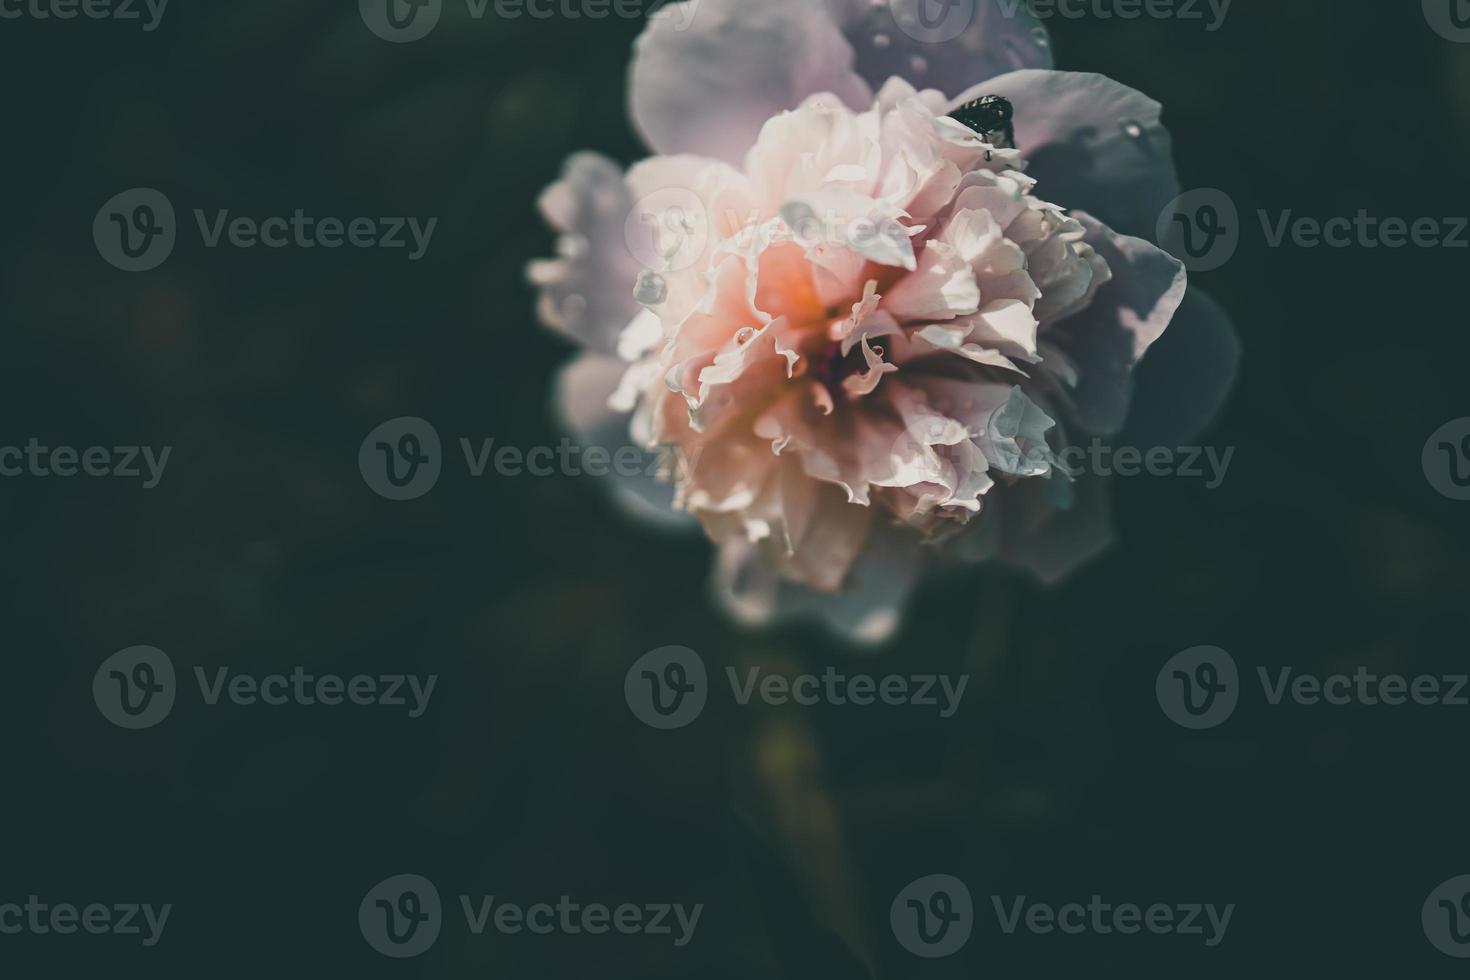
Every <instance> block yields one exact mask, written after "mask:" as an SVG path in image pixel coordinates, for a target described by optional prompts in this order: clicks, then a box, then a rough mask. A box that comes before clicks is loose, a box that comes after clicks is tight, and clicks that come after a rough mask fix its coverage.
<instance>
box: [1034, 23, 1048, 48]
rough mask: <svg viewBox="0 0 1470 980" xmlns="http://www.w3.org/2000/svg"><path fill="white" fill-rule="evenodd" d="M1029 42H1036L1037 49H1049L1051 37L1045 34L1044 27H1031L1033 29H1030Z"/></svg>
mask: <svg viewBox="0 0 1470 980" xmlns="http://www.w3.org/2000/svg"><path fill="white" fill-rule="evenodd" d="M1031 40H1033V41H1035V42H1036V46H1037V47H1038V48H1045V47H1050V46H1051V35H1049V34H1047V33H1046V28H1045V27H1033V28H1031Z"/></svg>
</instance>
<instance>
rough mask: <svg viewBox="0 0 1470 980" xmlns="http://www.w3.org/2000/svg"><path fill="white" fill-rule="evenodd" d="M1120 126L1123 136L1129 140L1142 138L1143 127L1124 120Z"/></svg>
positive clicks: (1129, 120)
mask: <svg viewBox="0 0 1470 980" xmlns="http://www.w3.org/2000/svg"><path fill="white" fill-rule="evenodd" d="M1120 125H1121V127H1122V129H1123V135H1125V136H1127V137H1128V138H1129V139H1131V140H1136V139H1141V138H1142V137H1143V127H1142V126H1140V125H1139V124H1138V123H1136V122H1134V121H1133V120H1132V119H1127V120H1124V121H1123V122H1122V123H1121V124H1120Z"/></svg>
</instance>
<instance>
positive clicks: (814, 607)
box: [712, 528, 922, 647]
mask: <svg viewBox="0 0 1470 980" xmlns="http://www.w3.org/2000/svg"><path fill="white" fill-rule="evenodd" d="M921 567H922V554H921V549H920V545H919V544H918V542H917V541H916V540H915V539H914V538H913V536H912V535H908V534H905V533H903V531H902V530H899V529H894V528H877V529H875V530H874V533H873V537H872V540H871V541H870V542H869V545H868V547H867V548H866V549H865V550H864V552H863V555H862V557H861V558H860V559H859V560H858V562H857V564H856V565H855V566H854V567H853V569H852V573H851V576H850V581H849V583H848V587H847V588H845V589H844V590H842V591H841V592H836V593H822V592H815V591H813V590H811V589H808V588H805V587H803V586H799V585H795V584H792V583H790V582H785V581H782V580H781V579H780V578H778V577H777V576H776V575H774V574H773V573H772V572H771V571H770V570H769V569H768V568H767V567H766V566H765V565H763V564H762V563H761V561H760V559H759V557H758V555H757V553H756V550H755V548H754V547H753V546H751V545H749V544H747V543H745V542H742V541H738V540H737V541H730V542H727V543H726V544H724V545H723V546H722V547H721V548H720V553H719V558H718V561H717V564H716V566H715V573H714V579H713V582H712V588H713V591H714V594H715V598H716V600H717V601H718V602H719V603H720V605H721V606H722V607H723V608H724V609H725V611H726V612H727V613H728V614H729V615H730V616H731V617H732V618H734V619H735V620H736V621H738V622H740V623H743V624H745V625H746V626H752V627H757V626H767V625H770V624H773V623H776V622H780V621H783V620H787V619H790V618H794V617H815V618H818V619H820V620H821V622H822V623H823V624H824V625H825V626H826V627H827V628H828V629H830V630H831V631H832V632H833V633H835V634H836V635H837V636H839V637H840V638H842V639H844V640H846V641H847V642H849V643H852V644H854V645H856V646H862V647H874V646H877V645H878V644H881V643H883V642H884V641H886V640H888V639H890V638H891V637H892V636H893V633H894V632H895V631H896V630H897V629H898V625H899V623H900V621H901V620H902V618H903V609H904V606H905V605H907V603H908V599H909V595H910V593H911V592H912V590H913V587H914V585H915V583H916V582H917V581H918V578H919V574H920V571H921Z"/></svg>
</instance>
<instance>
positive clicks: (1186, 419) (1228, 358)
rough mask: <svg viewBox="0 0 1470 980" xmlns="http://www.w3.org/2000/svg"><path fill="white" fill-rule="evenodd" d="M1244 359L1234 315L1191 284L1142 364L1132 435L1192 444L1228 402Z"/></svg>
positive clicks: (1137, 441) (1150, 441)
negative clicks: (1170, 320)
mask: <svg viewBox="0 0 1470 980" xmlns="http://www.w3.org/2000/svg"><path fill="white" fill-rule="evenodd" d="M1239 364H1240V340H1239V339H1238V338H1237V337H1236V335H1235V328H1234V327H1233V326H1231V323H1230V318H1229V317H1228V316H1227V315H1226V314H1225V312H1224V311H1223V310H1221V309H1220V307H1219V306H1217V305H1216V304H1215V301H1214V300H1212V299H1210V297H1209V296H1207V295H1205V294H1204V293H1202V292H1200V291H1199V290H1198V289H1190V290H1189V292H1188V293H1186V294H1185V297H1184V302H1183V303H1182V304H1180V306H1179V312H1177V313H1175V314H1174V322H1172V323H1171V324H1169V329H1168V331H1167V332H1165V334H1164V336H1163V337H1161V338H1160V339H1159V342H1158V343H1157V344H1155V345H1154V346H1153V347H1152V348H1151V349H1150V351H1149V355H1148V357H1146V358H1144V360H1143V363H1142V364H1140V365H1139V366H1138V370H1137V372H1136V384H1137V392H1136V394H1135V396H1134V405H1133V411H1132V413H1131V415H1130V416H1129V421H1128V441H1129V442H1131V443H1132V444H1133V445H1137V446H1185V445H1188V444H1189V443H1190V441H1191V440H1193V439H1195V438H1196V437H1197V436H1198V435H1199V434H1200V432H1202V431H1204V429H1205V427H1206V426H1207V425H1209V424H1210V422H1211V421H1212V420H1213V419H1214V418H1215V415H1216V414H1217V413H1218V412H1219V411H1220V408H1221V406H1222V405H1224V404H1225V398H1226V396H1227V395H1228V394H1229V393H1230V388H1231V385H1232V384H1233V383H1234V381H1235V372H1236V369H1237V368H1238V367H1239Z"/></svg>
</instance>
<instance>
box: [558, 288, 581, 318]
mask: <svg viewBox="0 0 1470 980" xmlns="http://www.w3.org/2000/svg"><path fill="white" fill-rule="evenodd" d="M586 315H587V297H585V296H583V295H582V294H580V293H569V294H568V295H567V296H566V297H565V298H564V299H563V300H562V301H561V317H562V319H563V320H564V321H566V322H567V323H576V322H577V321H579V320H581V319H582V317H584V316H586Z"/></svg>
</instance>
